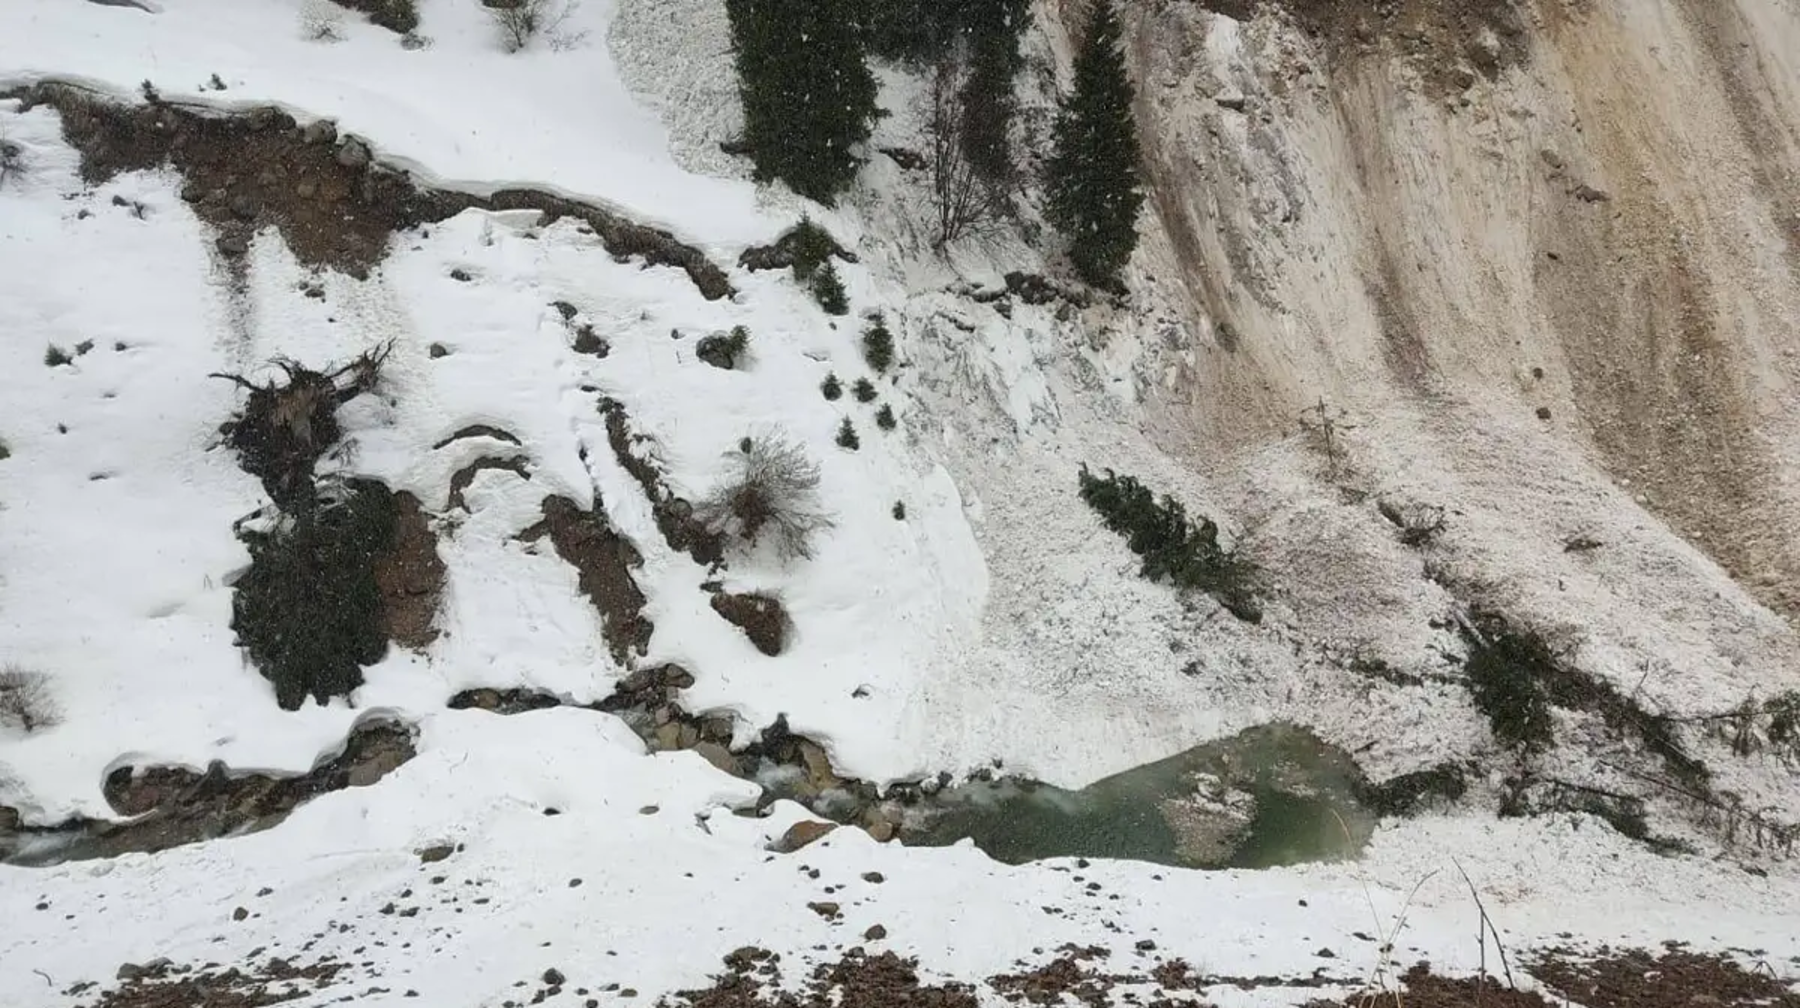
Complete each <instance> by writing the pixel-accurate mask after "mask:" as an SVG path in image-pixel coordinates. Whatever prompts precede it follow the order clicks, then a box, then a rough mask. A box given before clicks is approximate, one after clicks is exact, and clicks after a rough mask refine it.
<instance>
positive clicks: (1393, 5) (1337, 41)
mask: <svg viewBox="0 0 1800 1008" xmlns="http://www.w3.org/2000/svg"><path fill="white" fill-rule="evenodd" d="M1200 5H1201V6H1202V7H1205V8H1207V9H1208V10H1212V11H1215V12H1217V13H1220V14H1224V15H1225V16H1227V17H1230V18H1234V19H1237V20H1240V21H1242V20H1247V19H1248V18H1249V17H1251V16H1252V15H1253V14H1256V13H1263V12H1266V11H1278V12H1280V13H1281V14H1283V15H1285V16H1287V17H1289V18H1291V19H1292V20H1293V22H1294V23H1295V24H1296V25H1298V26H1299V27H1300V29H1301V30H1302V31H1304V32H1306V34H1307V35H1309V36H1311V37H1312V38H1313V39H1314V40H1315V41H1317V42H1318V43H1319V44H1320V45H1322V46H1323V47H1324V48H1325V50H1326V51H1327V52H1328V53H1330V54H1332V55H1333V56H1334V57H1337V58H1355V57H1360V56H1366V55H1370V54H1375V53H1379V52H1382V51H1384V50H1385V51H1387V52H1393V53H1395V54H1397V55H1399V56H1401V57H1402V58H1403V59H1405V60H1407V61H1408V62H1409V63H1410V64H1411V65H1412V67H1413V68H1414V69H1415V70H1417V71H1418V73H1419V75H1420V77H1421V78H1422V79H1423V80H1424V82H1425V84H1426V86H1427V88H1428V89H1429V90H1430V92H1431V93H1432V94H1433V95H1434V96H1437V97H1442V96H1447V95H1452V94H1456V93H1459V92H1461V91H1462V90H1463V89H1464V88H1465V87H1467V86H1468V84H1469V83H1470V82H1471V81H1473V80H1474V75H1475V74H1480V75H1481V76H1483V77H1487V78H1489V79H1492V78H1494V77H1496V76H1498V75H1499V74H1500V72H1501V71H1502V70H1504V69H1506V68H1508V67H1511V66H1516V65H1519V64H1521V63H1524V62H1525V60H1526V55H1527V45H1526V39H1525V21H1524V16H1523V12H1522V10H1521V7H1522V6H1523V5H1522V4H1520V3H1519V2H1518V0H1200ZM1484 38H1485V39H1486V40H1488V41H1486V42H1484Z"/></svg>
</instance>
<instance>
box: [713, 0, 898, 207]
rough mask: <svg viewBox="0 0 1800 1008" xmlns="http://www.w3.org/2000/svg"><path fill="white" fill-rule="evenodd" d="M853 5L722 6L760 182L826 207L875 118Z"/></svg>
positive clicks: (822, 0)
mask: <svg viewBox="0 0 1800 1008" xmlns="http://www.w3.org/2000/svg"><path fill="white" fill-rule="evenodd" d="M861 2H862V0H726V5H725V10H726V13H727V14H728V15H729V17H730V19H731V40H732V48H733V51H734V53H735V55H736V59H737V71H738V92H739V95H740V96H741V97H742V99H743V103H744V138H743V139H744V142H745V144H746V146H747V147H748V148H749V150H750V157H751V158H752V159H753V160H754V161H755V163H756V177H757V180H758V181H768V180H770V179H780V180H781V181H783V182H786V183H787V184H788V187H789V188H791V189H793V190H794V191H795V192H797V193H799V194H800V195H802V196H806V197H808V198H811V199H815V200H818V201H819V202H821V203H827V204H829V203H831V202H832V200H833V198H834V197H835V196H836V195H837V194H838V193H840V192H842V191H843V190H844V189H845V188H847V187H848V186H849V185H850V182H851V181H852V180H853V179H854V178H855V177H856V169H857V166H858V165H859V164H860V163H861V162H860V161H859V160H858V158H857V156H856V153H855V148H856V146H857V145H858V144H860V143H862V142H863V141H865V140H867V139H868V138H869V131H870V124H871V123H872V122H873V121H874V119H875V116H876V113H877V111H878V110H877V109H876V107H875V97H876V93H877V89H876V84H875V77H874V75H873V74H871V73H870V72H869V65H868V62H867V60H866V59H865V58H864V55H863V38H864V34H865V33H864V30H863V26H862V23H861V22H862V17H861V14H862V11H861V10H860V6H859V5H860V4H861Z"/></svg>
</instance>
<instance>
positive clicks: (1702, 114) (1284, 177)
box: [1130, 0, 1800, 615]
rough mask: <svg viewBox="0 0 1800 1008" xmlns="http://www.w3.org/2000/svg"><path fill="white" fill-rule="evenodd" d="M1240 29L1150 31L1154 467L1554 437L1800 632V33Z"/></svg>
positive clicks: (1772, 11)
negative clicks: (1341, 439) (1330, 418)
mask: <svg viewBox="0 0 1800 1008" xmlns="http://www.w3.org/2000/svg"><path fill="white" fill-rule="evenodd" d="M1251 6H1252V5H1250V4H1247V3H1237V2H1229V3H1228V2H1223V0H1210V2H1202V3H1199V4H1194V3H1152V4H1142V5H1134V6H1133V8H1132V11H1131V16H1132V18H1133V23H1132V28H1133V31H1132V35H1131V41H1130V46H1131V52H1132V57H1133V60H1134V62H1135V67H1136V71H1137V74H1138V77H1139V81H1140V85H1141V88H1140V96H1141V97H1140V107H1139V119H1140V123H1141V125H1142V127H1143V131H1144V136H1145V140H1146V146H1147V156H1148V163H1149V168H1150V174H1151V180H1152V196H1153V199H1152V203H1151V207H1152V208H1153V213H1152V214H1151V218H1152V219H1151V226H1150V228H1149V229H1148V237H1149V241H1148V242H1147V248H1146V249H1145V251H1144V253H1143V254H1142V255H1141V256H1140V258H1139V260H1138V264H1139V266H1140V275H1139V277H1138V282H1139V284H1140V289H1143V290H1146V291H1154V292H1155V294H1154V295H1153V296H1151V297H1149V298H1146V299H1145V300H1146V302H1147V304H1146V307H1145V309H1144V310H1143V311H1142V312H1141V313H1140V314H1141V318H1142V323H1141V324H1142V328H1143V329H1144V330H1145V334H1146V337H1150V336H1154V337H1156V338H1155V339H1150V338H1146V339H1145V340H1144V342H1145V344H1146V346H1151V347H1154V348H1155V349H1154V350H1153V351H1152V353H1151V355H1150V356H1151V357H1152V359H1153V360H1154V365H1153V366H1146V367H1145V368H1143V369H1142V371H1141V373H1143V374H1145V375H1152V374H1154V375H1156V376H1157V378H1156V380H1154V381H1149V380H1147V381H1146V382H1145V384H1146V385H1147V386H1150V388H1151V392H1150V394H1151V396H1152V398H1153V399H1154V400H1155V402H1156V404H1157V406H1158V410H1157V413H1158V418H1159V421H1160V429H1161V438H1160V440H1161V442H1162V443H1163V444H1164V445H1165V446H1166V447H1167V448H1169V449H1170V450H1171V451H1175V452H1178V453H1181V454H1184V455H1187V456H1189V457H1194V458H1217V457H1218V456H1220V455H1221V454H1222V453H1224V452H1227V451H1230V450H1232V449H1236V448H1240V447H1243V446H1246V445H1255V444H1257V443H1259V442H1262V441H1264V440H1266V439H1267V438H1269V437H1270V436H1273V435H1277V434H1279V433H1282V432H1285V431H1288V430H1291V429H1292V427H1293V424H1294V420H1295V418H1296V417H1297V416H1298V415H1299V414H1300V411H1301V410H1303V409H1304V408H1306V407H1310V406H1314V405H1316V403H1317V402H1318V400H1319V399H1320V398H1321V397H1323V398H1324V399H1325V400H1326V401H1327V402H1328V403H1329V404H1330V405H1332V406H1342V407H1347V408H1348V409H1350V410H1351V411H1352V412H1353V414H1354V415H1355V416H1356V418H1357V419H1358V420H1361V421H1363V422H1370V423H1376V424H1379V423H1380V422H1381V421H1380V415H1381V413H1382V411H1383V410H1384V409H1385V408H1387V407H1388V406H1390V405H1392V404H1394V403H1396V402H1399V401H1404V400H1417V399H1420V398H1427V397H1429V398H1431V399H1435V400H1438V401H1439V402H1440V403H1441V405H1440V406H1439V407H1437V408H1439V409H1442V410H1445V411H1452V412H1458V413H1470V414H1474V415H1477V416H1479V415H1480V414H1482V413H1485V412H1488V411H1495V412H1499V413H1503V414H1508V415H1510V416H1513V417H1518V418H1522V419H1529V418H1531V417H1533V415H1534V414H1535V416H1536V418H1537V419H1538V428H1539V436H1541V437H1542V438H1543V439H1547V440H1557V441H1569V442H1574V443H1576V444H1579V445H1582V446H1584V447H1586V448H1589V449H1591V458H1592V459H1593V460H1594V462H1595V464H1596V465H1598V466H1599V467H1601V468H1602V469H1603V470H1604V471H1605V472H1606V473H1607V474H1609V475H1610V476H1611V477H1612V478H1613V479H1615V480H1616V481H1617V482H1618V483H1619V484H1620V485H1622V486H1626V487H1628V488H1629V489H1630V491H1631V492H1632V493H1633V494H1634V495H1635V497H1636V499H1637V501H1638V502H1639V503H1640V504H1642V505H1643V506H1645V507H1646V508H1648V509H1649V510H1650V511H1652V512H1653V513H1655V514H1657V515H1658V516H1659V517H1661V518H1663V519H1664V520H1666V521H1667V522H1669V524H1670V525H1672V526H1673V527H1674V528H1675V529H1676V530H1677V531H1678V532H1679V533H1680V534H1681V535H1683V536H1684V537H1686V538H1688V539H1689V540H1690V541H1692V542H1694V543H1696V544H1697V545H1699V546H1700V547H1701V548H1703V549H1704V550H1705V551H1706V552H1707V553H1709V554H1710V555H1711V556H1712V557H1713V558H1714V559H1716V560H1717V561H1718V562H1719V563H1720V564H1721V565H1723V566H1724V567H1725V568H1726V569H1727V570H1729V571H1730V572H1731V573H1732V575H1733V576H1734V577H1735V578H1736V579H1737V580H1739V581H1740V582H1741V583H1742V584H1744V585H1746V586H1747V587H1748V588H1749V589H1750V590H1751V591H1752V592H1753V593H1755V594H1756V595H1757V597H1758V598H1760V599H1761V600H1763V601H1764V602H1765V603H1767V604H1769V605H1771V606H1774V607H1776V608H1778V609H1782V610H1784V611H1786V612H1787V613H1789V614H1790V615H1792V614H1793V613H1795V612H1796V611H1800V547H1797V546H1796V543H1795V540H1794V537H1793V536H1792V534H1791V531H1790V530H1791V529H1793V528H1794V527H1795V524H1796V521H1797V520H1800V511H1797V510H1796V492H1795V486H1796V480H1797V479H1800V417H1796V415H1795V414H1794V411H1793V408H1792V406H1793V403H1794V401H1795V396H1796V389H1797V382H1800V10H1796V8H1795V7H1794V6H1793V5H1792V4H1791V3H1784V2H1782V0H1671V2H1667V3H1651V2H1638V0H1580V2H1575V0H1484V2H1480V3H1460V2H1459V3H1452V2H1449V0H1406V2H1403V3H1391V4H1347V3H1324V2H1316V0H1276V2H1269V3H1264V4H1261V5H1260V6H1259V7H1258V8H1257V11H1256V16H1255V17H1254V18H1253V19H1249V20H1242V21H1240V20H1234V19H1233V18H1232V17H1230V16H1228V15H1233V14H1235V15H1238V16H1240V17H1242V16H1245V15H1246V14H1247V13H1248V8H1250V7H1251ZM1151 304H1153V305H1155V307H1154V308H1152V307H1149V305H1151Z"/></svg>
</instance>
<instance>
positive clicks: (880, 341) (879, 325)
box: [862, 316, 894, 374]
mask: <svg viewBox="0 0 1800 1008" xmlns="http://www.w3.org/2000/svg"><path fill="white" fill-rule="evenodd" d="M862 351H863V360H865V361H868V363H869V367H870V368H872V369H873V370H874V371H875V373H876V374H886V373H887V369H888V368H890V367H892V366H893V364H894V334H893V333H891V332H889V331H888V327H887V323H886V322H884V321H883V320H882V319H881V318H880V317H879V316H878V317H876V318H875V319H873V320H871V321H870V322H869V327H868V328H867V329H864V330H863V337H862Z"/></svg>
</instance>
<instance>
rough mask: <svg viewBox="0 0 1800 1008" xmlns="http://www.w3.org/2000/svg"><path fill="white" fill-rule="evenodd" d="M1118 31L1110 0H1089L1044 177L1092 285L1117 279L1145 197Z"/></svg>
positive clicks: (1053, 219) (1053, 212)
mask: <svg viewBox="0 0 1800 1008" xmlns="http://www.w3.org/2000/svg"><path fill="white" fill-rule="evenodd" d="M1120 33H1121V29H1120V26H1119V15H1118V12H1117V11H1116V10H1115V9H1114V8H1113V0H1094V7H1093V13H1092V14H1091V16H1090V17H1089V20H1088V24H1087V33H1086V35H1085V36H1084V37H1083V39H1082V43H1081V51H1080V52H1079V53H1077V54H1076V56H1075V91H1074V93H1073V94H1071V95H1069V96H1068V98H1066V99H1064V101H1063V105H1062V111H1061V114H1060V115H1058V117H1057V121H1056V129H1055V150H1054V151H1053V153H1052V154H1051V156H1050V163H1049V165H1048V168H1047V173H1046V178H1045V183H1046V188H1047V189H1048V190H1049V197H1050V201H1049V207H1048V214H1047V216H1048V217H1049V218H1050V223H1052V224H1053V225H1055V226H1056V228H1057V230H1059V231H1061V232H1062V233H1063V236H1064V237H1065V238H1067V239H1068V240H1069V244H1070V249H1069V257H1070V258H1071V259H1072V260H1074V263H1075V269H1076V272H1078V273H1080V274H1081V278H1082V279H1083V280H1086V281H1087V282H1089V283H1091V284H1094V285H1096V286H1116V285H1117V283H1118V277H1119V271H1120V270H1121V269H1122V268H1124V266H1125V263H1126V261H1127V260H1129V259H1130V258H1131V253H1132V250H1133V249H1135V248H1136V247H1137V216H1138V211H1139V210H1141V209H1142V208H1143V205H1144V193H1143V182H1142V178H1141V174H1140V169H1139V151H1138V140H1137V126H1136V124H1135V123H1133V121H1132V118H1131V101H1132V90H1131V80H1130V78H1129V77H1127V76H1126V74H1125V57H1124V54H1123V53H1122V52H1121V51H1120V48H1119V36H1120Z"/></svg>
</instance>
